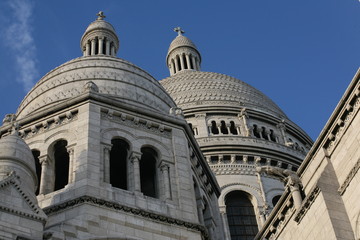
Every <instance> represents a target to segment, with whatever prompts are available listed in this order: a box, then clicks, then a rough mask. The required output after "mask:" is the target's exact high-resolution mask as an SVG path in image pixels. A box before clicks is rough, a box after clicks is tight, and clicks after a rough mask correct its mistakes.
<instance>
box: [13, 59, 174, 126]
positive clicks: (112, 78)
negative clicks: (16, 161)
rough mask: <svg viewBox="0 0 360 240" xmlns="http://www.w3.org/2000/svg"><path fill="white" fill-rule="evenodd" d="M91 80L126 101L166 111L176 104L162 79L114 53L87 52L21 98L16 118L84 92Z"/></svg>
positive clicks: (110, 93) (105, 91)
mask: <svg viewBox="0 0 360 240" xmlns="http://www.w3.org/2000/svg"><path fill="white" fill-rule="evenodd" d="M89 81H92V82H94V83H95V84H96V85H97V87H98V88H99V94H101V95H103V96H107V97H111V98H114V100H117V101H120V102H124V103H126V104H130V105H135V106H138V107H140V108H148V109H151V110H153V111H157V112H162V113H165V114H168V113H169V109H170V108H171V107H173V106H175V103H174V102H173V100H172V99H171V97H170V96H169V95H168V94H167V93H166V91H165V90H164V89H163V87H162V86H161V85H160V83H159V82H158V81H157V80H155V79H154V78H153V77H152V76H151V75H149V74H148V73H147V72H145V71H144V70H142V69H140V68H139V67H137V66H135V65H134V64H132V63H130V62H127V61H125V60H122V59H119V58H114V57H108V56H87V57H80V58H77V59H74V60H71V61H69V62H67V63H64V64H63V65H61V66H59V67H58V68H56V69H54V70H52V71H50V72H49V73H48V74H46V75H45V76H44V77H43V78H42V79H40V81H39V82H38V83H37V84H36V85H35V86H34V87H33V89H32V90H31V91H30V92H29V93H28V94H27V95H26V97H25V98H24V100H23V101H22V102H21V104H20V106H19V108H18V111H17V118H18V119H19V118H22V117H24V116H26V115H29V114H31V113H36V112H37V111H41V110H43V109H45V108H51V107H52V106H53V105H55V104H60V103H61V102H65V101H67V100H69V99H71V98H74V97H76V96H78V95H80V94H82V93H83V91H84V86H85V85H86V83H88V82H89Z"/></svg>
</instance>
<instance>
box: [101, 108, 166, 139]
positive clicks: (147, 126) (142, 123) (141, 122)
mask: <svg viewBox="0 0 360 240" xmlns="http://www.w3.org/2000/svg"><path fill="white" fill-rule="evenodd" d="M101 118H103V119H106V120H109V121H112V122H117V123H121V124H122V125H126V126H128V127H132V128H137V129H139V128H140V129H141V130H144V131H147V132H151V133H155V134H157V135H162V136H165V137H168V138H170V137H171V128H169V127H165V126H164V125H163V124H158V123H155V122H152V121H149V120H147V119H143V118H139V117H135V116H133V115H131V114H125V113H121V112H117V111H116V112H115V111H111V110H109V109H101Z"/></svg>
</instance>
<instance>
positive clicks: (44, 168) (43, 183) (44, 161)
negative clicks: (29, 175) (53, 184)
mask: <svg viewBox="0 0 360 240" xmlns="http://www.w3.org/2000/svg"><path fill="white" fill-rule="evenodd" d="M39 161H40V164H41V179H40V186H39V194H46V193H47V187H48V186H47V182H48V181H47V178H46V174H47V172H48V163H49V158H48V155H43V156H39Z"/></svg>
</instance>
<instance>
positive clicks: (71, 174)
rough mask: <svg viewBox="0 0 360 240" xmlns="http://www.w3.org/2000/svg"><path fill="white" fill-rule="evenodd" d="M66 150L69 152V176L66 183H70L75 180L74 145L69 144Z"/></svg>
mask: <svg viewBox="0 0 360 240" xmlns="http://www.w3.org/2000/svg"><path fill="white" fill-rule="evenodd" d="M67 152H68V153H69V178H68V183H72V182H74V180H75V176H74V173H75V171H74V164H75V163H74V147H72V146H69V147H67Z"/></svg>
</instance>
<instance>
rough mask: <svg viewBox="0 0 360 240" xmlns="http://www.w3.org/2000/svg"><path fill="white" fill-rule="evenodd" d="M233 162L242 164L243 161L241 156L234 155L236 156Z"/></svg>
mask: <svg viewBox="0 0 360 240" xmlns="http://www.w3.org/2000/svg"><path fill="white" fill-rule="evenodd" d="M235 161H236V163H242V161H243V156H240V155H236V156H235Z"/></svg>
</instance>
